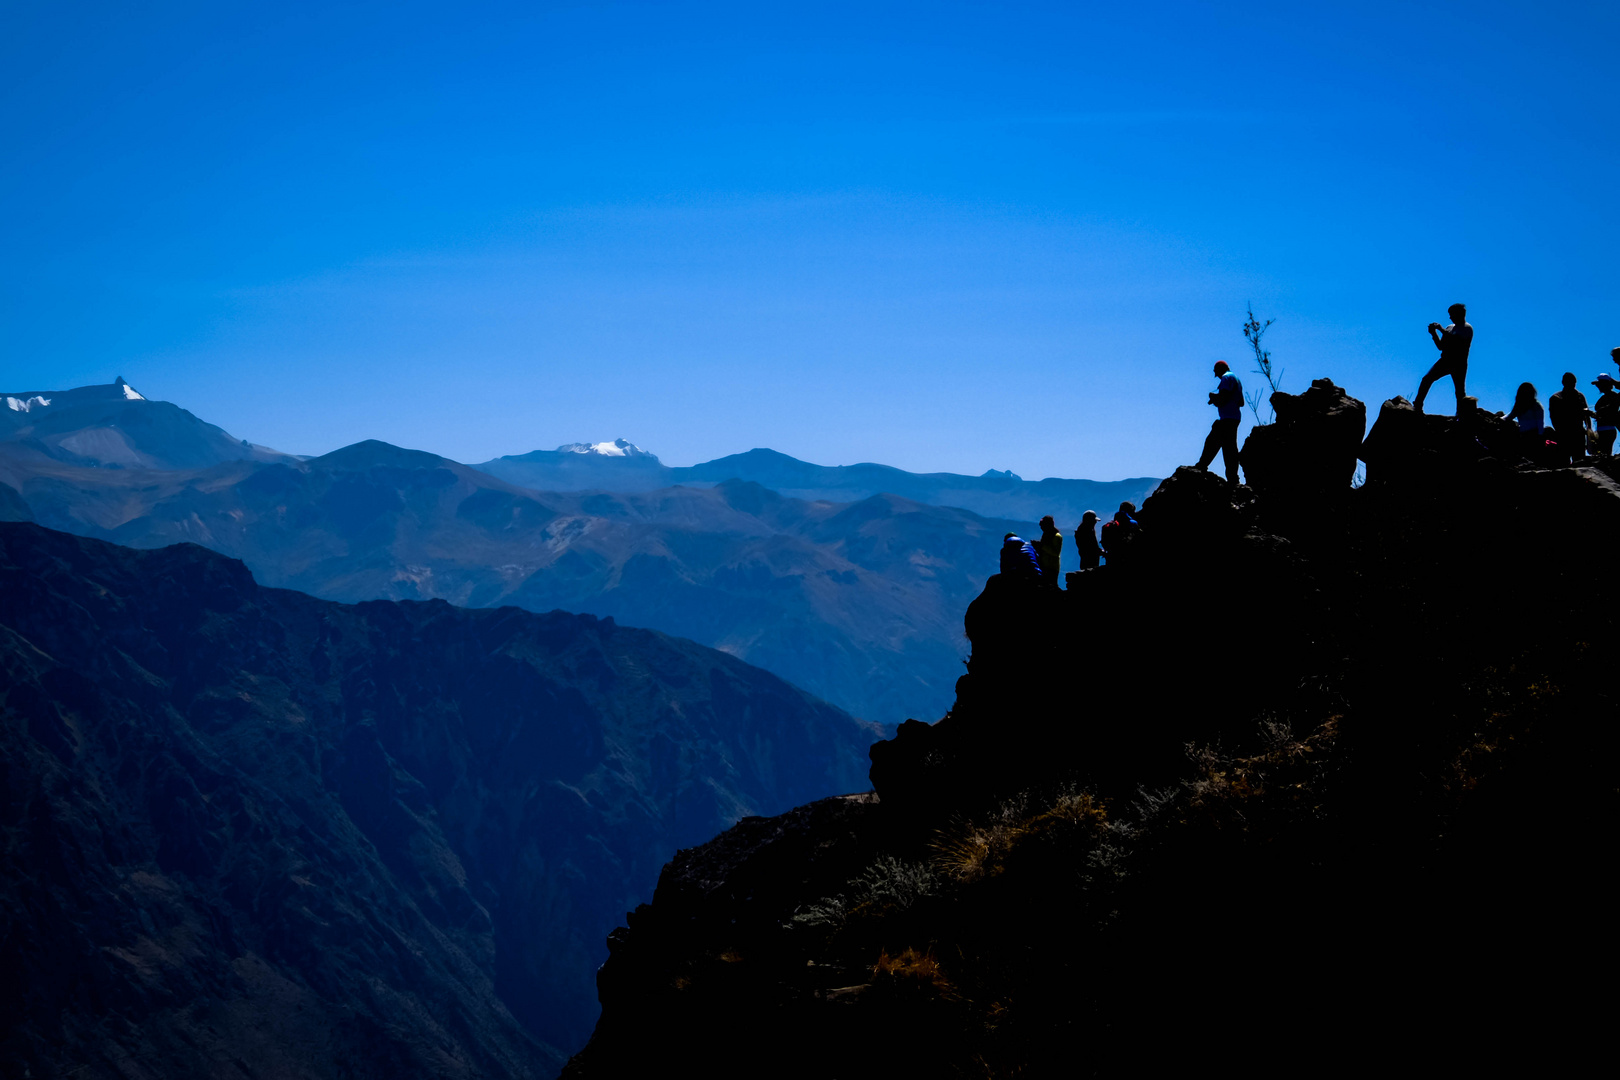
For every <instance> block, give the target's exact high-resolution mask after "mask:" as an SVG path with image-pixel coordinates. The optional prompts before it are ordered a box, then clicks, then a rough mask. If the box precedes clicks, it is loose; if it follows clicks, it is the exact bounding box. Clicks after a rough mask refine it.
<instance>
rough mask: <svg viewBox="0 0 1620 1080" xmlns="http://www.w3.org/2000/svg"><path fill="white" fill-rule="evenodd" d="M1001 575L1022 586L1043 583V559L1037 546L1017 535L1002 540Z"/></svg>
mask: <svg viewBox="0 0 1620 1080" xmlns="http://www.w3.org/2000/svg"><path fill="white" fill-rule="evenodd" d="M1001 575H1002V577H1005V578H1007V579H1008V580H1010V581H1016V582H1018V583H1019V584H1020V585H1039V584H1040V583H1041V558H1040V556H1039V555H1038V554H1037V553H1036V551H1035V545H1034V544H1031V543H1030V542H1029V541H1028V540H1025V539H1024V538H1023V537H1022V536H1019V535H1018V534H1017V533H1008V534H1007V535H1006V536H1004V537H1002V538H1001Z"/></svg>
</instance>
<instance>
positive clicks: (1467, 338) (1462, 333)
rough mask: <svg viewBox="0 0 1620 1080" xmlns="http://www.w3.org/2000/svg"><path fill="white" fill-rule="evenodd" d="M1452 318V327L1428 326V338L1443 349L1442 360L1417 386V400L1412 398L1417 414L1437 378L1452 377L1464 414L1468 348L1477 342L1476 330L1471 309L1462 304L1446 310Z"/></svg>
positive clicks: (1466, 394)
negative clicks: (1469, 320)
mask: <svg viewBox="0 0 1620 1080" xmlns="http://www.w3.org/2000/svg"><path fill="white" fill-rule="evenodd" d="M1446 313H1447V314H1449V315H1450V316H1451V325H1450V326H1441V325H1440V324H1439V323H1437V322H1432V323H1430V324H1429V338H1430V339H1431V340H1432V341H1433V342H1434V347H1435V348H1437V349H1439V350H1440V359H1438V360H1436V361H1435V362H1434V366H1433V367H1431V368H1430V369H1429V371H1428V374H1426V375H1424V376H1423V381H1422V382H1420V383H1418V392H1417V397H1415V398H1413V399H1412V407H1413V408H1415V409H1417V411H1418V412H1422V411H1423V399H1424V398H1426V397H1428V396H1429V387H1431V386H1433V385H1434V383H1435V380H1436V379H1440V378H1443V377H1444V376H1447V375H1450V376H1451V382H1452V385H1453V386H1454V387H1455V388H1456V391H1457V407H1458V408H1457V411H1458V412H1461V411H1462V400H1463V398H1465V397H1467V396H1468V391H1467V389H1465V388H1464V386H1463V384H1464V383H1465V382H1467V380H1468V349H1469V347H1470V346H1471V345H1473V343H1474V328H1473V327H1472V326H1470V325H1469V324H1468V321H1467V319H1468V309H1467V308H1465V307H1464V306H1463V305H1461V304H1452V305H1451V306H1450V307H1449V308H1447V309H1446Z"/></svg>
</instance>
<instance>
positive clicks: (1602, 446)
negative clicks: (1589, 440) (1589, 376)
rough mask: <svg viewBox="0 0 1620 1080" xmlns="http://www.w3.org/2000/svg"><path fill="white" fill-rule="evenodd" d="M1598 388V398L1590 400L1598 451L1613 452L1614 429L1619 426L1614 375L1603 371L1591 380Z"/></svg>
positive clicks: (1619, 404) (1618, 397)
mask: <svg viewBox="0 0 1620 1080" xmlns="http://www.w3.org/2000/svg"><path fill="white" fill-rule="evenodd" d="M1592 385H1593V386H1595V387H1597V388H1598V399H1597V400H1596V401H1594V402H1592V420H1593V421H1594V422H1595V423H1596V424H1597V437H1598V453H1600V454H1603V455H1605V456H1607V455H1610V454H1613V453H1614V436H1615V429H1616V428H1617V427H1620V393H1616V392H1615V381H1614V377H1613V376H1612V375H1610V374H1609V373H1608V372H1607V371H1605V372H1604V373H1603V374H1602V375H1599V376H1598V377H1597V378H1595V379H1593V380H1592Z"/></svg>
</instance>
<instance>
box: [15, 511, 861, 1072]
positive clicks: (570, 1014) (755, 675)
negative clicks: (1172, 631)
mask: <svg viewBox="0 0 1620 1080" xmlns="http://www.w3.org/2000/svg"><path fill="white" fill-rule="evenodd" d="M874 737H875V729H873V728H871V727H870V726H867V725H863V724H860V723H858V722H856V721H855V720H853V719H852V718H851V717H849V716H848V715H846V714H844V713H841V712H839V711H838V710H836V709H833V708H832V707H830V706H828V705H826V704H824V703H822V702H820V701H817V700H815V699H813V698H811V697H809V695H807V694H805V693H803V692H802V691H800V690H797V689H795V688H794V687H792V686H790V685H788V684H787V683H784V682H783V681H782V680H780V679H778V678H776V677H775V676H773V675H769V674H767V673H766V672H763V671H760V670H758V669H756V668H751V667H749V666H748V665H747V664H744V663H742V662H741V661H739V660H736V659H735V658H733V657H730V656H727V655H725V654H722V653H719V652H716V651H713V650H710V649H706V648H703V647H701V646H698V645H695V644H693V643H692V642H689V641H682V640H679V639H674V638H669V637H666V636H664V635H662V634H658V633H655V632H652V631H647V630H635V629H629V628H625V627H620V626H616V625H614V623H613V622H612V620H598V619H596V618H594V617H592V616H579V615H569V614H566V613H563V612H554V613H552V614H549V615H535V614H531V613H528V612H525V611H520V610H518V609H516V608H501V609H495V610H481V611H468V610H462V609H457V608H453V607H451V606H450V605H448V604H446V603H444V602H443V601H430V602H399V603H396V602H387V601H374V602H370V603H365V604H360V605H356V606H345V605H341V604H336V603H331V602H326V601H321V600H316V599H313V598H311V597H308V596H305V595H302V594H299V593H294V592H287V591H282V590H276V589H266V588H262V587H260V586H258V585H256V584H255V583H254V581H253V579H252V578H251V577H250V576H249V574H248V572H247V570H246V569H245V568H244V567H243V566H242V564H241V563H238V562H235V561H234V560H230V559H227V558H225V557H223V556H220V555H217V554H215V553H213V552H210V551H206V550H204V549H202V548H199V547H195V546H192V545H179V546H175V547H170V548H164V549H162V550H157V551H144V552H143V551H133V550H130V549H127V548H120V547H116V546H113V545H111V544H107V543H104V542H101V541H95V540H88V539H83V538H79V537H73V536H68V535H66V534H63V533H57V532H52V531H50V530H47V529H44V528H41V527H39V526H36V525H30V524H3V525H0V868H3V869H0V1075H3V1076H5V1077H7V1078H8V1080H10V1078H13V1077H17V1078H21V1077H53V1076H76V1077H92V1076H107V1077H111V1076H119V1077H191V1076H209V1077H226V1078H234V1077H252V1076H309V1077H354V1078H366V1077H377V1078H383V1077H387V1078H393V1077H400V1076H413V1077H414V1076H422V1077H429V1076H433V1077H492V1078H493V1077H545V1076H550V1075H553V1074H554V1073H555V1071H556V1069H557V1068H558V1067H559V1066H560V1065H561V1063H562V1061H563V1056H562V1054H561V1053H560V1052H559V1048H561V1049H564V1050H566V1049H570V1048H572V1047H573V1046H577V1045H579V1044H580V1043H581V1042H583V1040H584V1038H585V1037H586V1035H587V1034H588V1032H589V1030H590V1027H591V1024H592V1023H593V1021H594V1018H595V1016H594V1014H595V1009H594V1007H593V1006H592V1003H591V1000H590V996H589V995H590V984H591V977H592V975H593V973H594V969H595V967H596V965H597V964H598V963H599V962H600V961H601V959H602V958H603V956H604V954H605V949H604V948H603V945H602V940H603V938H604V936H605V935H606V933H607V931H608V929H609V928H611V927H612V926H613V924H614V923H615V922H616V921H617V920H618V919H619V918H620V916H621V913H622V912H623V911H625V910H626V908H628V907H629V906H630V905H632V904H633V903H634V902H635V901H636V900H637V899H638V898H640V897H644V896H645V895H646V894H647V890H648V889H649V888H650V887H651V885H652V883H653V880H654V877H655V875H656V873H657V871H658V867H659V865H660V864H661V863H662V862H663V861H664V860H665V859H667V858H668V856H669V853H670V852H671V851H674V850H675V849H676V848H677V847H679V846H680V845H682V844H691V843H695V842H697V841H699V840H701V839H702V838H704V837H707V836H711V835H713V834H714V833H715V832H716V831H717V830H719V829H721V828H724V827H726V826H727V825H728V824H730V823H731V822H733V821H735V820H737V819H738V818H739V817H743V816H745V815H749V814H756V813H761V812H765V813H775V812H779V811H781V810H783V809H785V808H787V807H790V806H793V805H795V804H797V803H802V802H805V801H807V800H809V799H813V798H818V797H820V796H822V795H825V794H826V793H827V792H832V791H848V790H852V789H854V790H859V789H860V788H861V787H864V779H865V778H864V775H863V774H864V772H865V749H866V747H867V745H868V744H869V743H870V742H871V740H872V739H873V738H874Z"/></svg>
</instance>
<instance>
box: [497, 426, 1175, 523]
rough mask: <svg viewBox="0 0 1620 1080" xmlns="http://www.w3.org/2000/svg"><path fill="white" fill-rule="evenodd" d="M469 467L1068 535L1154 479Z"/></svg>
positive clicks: (789, 464)
mask: <svg viewBox="0 0 1620 1080" xmlns="http://www.w3.org/2000/svg"><path fill="white" fill-rule="evenodd" d="M473 468H475V469H479V470H481V471H483V472H487V473H489V474H490V475H491V476H498V477H500V478H501V479H502V480H505V481H507V482H508V483H512V484H518V485H520V486H522V487H527V488H534V489H535V490H538V491H588V490H602V491H620V492H638V491H655V490H657V489H659V488H666V487H672V486H674V485H676V484H682V485H687V486H693V487H709V486H712V485H714V484H719V483H724V482H725V481H727V480H746V481H749V482H750V483H755V484H759V485H760V486H761V487H767V488H770V489H771V490H772V491H775V492H777V493H778V494H781V495H786V496H788V497H789V498H793V499H805V500H809V501H819V500H825V501H827V502H856V501H859V500H861V499H865V498H869V497H871V496H873V495H899V496H900V497H901V498H904V499H910V500H912V501H913V502H921V503H929V504H932V505H934V506H956V507H960V508H962V509H964V510H971V511H973V512H974V513H975V514H982V515H984V516H985V517H997V518H1010V519H1013V520H1015V521H1025V522H1033V521H1039V520H1040V519H1041V518H1042V517H1043V516H1045V515H1047V514H1051V515H1052V516H1053V517H1055V518H1056V519H1057V520H1058V522H1059V525H1060V526H1061V527H1063V528H1066V529H1070V530H1072V529H1073V528H1074V525H1075V523H1076V522H1078V521H1079V520H1080V516H1081V515H1082V514H1084V513H1085V512H1086V511H1087V510H1096V511H1097V512H1098V513H1100V514H1102V515H1103V517H1104V519H1105V520H1106V519H1107V517H1108V516H1109V515H1111V514H1112V513H1113V511H1114V510H1115V509H1117V508H1118V506H1119V504H1120V503H1121V502H1125V501H1127V500H1129V501H1131V502H1134V503H1136V504H1137V505H1138V506H1140V505H1141V504H1142V502H1143V501H1144V500H1145V499H1146V498H1147V496H1148V495H1150V494H1151V493H1152V492H1153V489H1154V488H1155V487H1157V486H1158V484H1159V481H1158V480H1156V479H1153V478H1150V477H1136V478H1133V479H1130V480H1113V481H1099V480H1062V479H1057V478H1055V477H1053V478H1048V479H1045V480H1036V481H1029V480H1024V479H1023V478H1021V477H1019V476H1017V475H1015V474H1013V473H1012V472H1009V471H1000V472H998V471H996V470H994V469H992V470H990V471H989V472H986V473H984V474H983V475H982V476H964V475H961V474H959V473H912V472H906V471H905V470H903V469H896V468H893V467H892V466H889V465H874V464H871V463H863V464H860V465H813V464H811V463H810V462H808V461H800V460H799V459H798V458H794V457H789V456H788V455H787V454H780V453H777V452H776V451H775V450H765V449H756V450H750V451H748V452H747V453H745V454H732V455H730V456H728V457H723V458H716V459H715V460H713V461H705V462H703V463H702V464H701V465H692V466H687V467H671V466H668V465H665V464H663V463H662V462H660V461H659V460H658V458H657V456H656V455H654V454H650V453H648V452H647V451H645V450H643V449H641V448H640V447H638V446H636V445H635V444H633V443H630V442H627V441H626V440H624V439H617V440H615V441H613V442H611V443H571V444H569V445H567V446H559V447H558V448H557V449H555V450H535V451H533V452H532V453H528V454H519V455H515V456H511V457H500V458H495V459H494V460H492V461H485V462H483V463H481V464H478V465H474V466H473Z"/></svg>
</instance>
